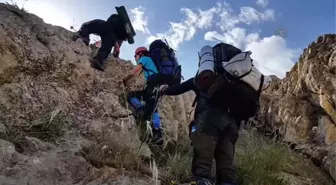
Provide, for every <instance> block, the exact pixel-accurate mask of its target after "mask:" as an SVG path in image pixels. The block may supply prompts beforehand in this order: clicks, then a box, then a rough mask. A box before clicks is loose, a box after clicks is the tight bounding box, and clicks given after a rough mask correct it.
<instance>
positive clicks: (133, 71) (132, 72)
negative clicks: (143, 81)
mask: <svg viewBox="0 0 336 185" xmlns="http://www.w3.org/2000/svg"><path fill="white" fill-rule="evenodd" d="M141 71H142V65H141V64H138V65H136V66H135V68H134V69H133V70H132V71H131V73H130V74H128V75H127V76H126V77H125V78H124V79H123V82H124V83H127V81H128V80H129V79H130V78H132V77H133V76H135V75H137V74H139V73H140V72H141Z"/></svg>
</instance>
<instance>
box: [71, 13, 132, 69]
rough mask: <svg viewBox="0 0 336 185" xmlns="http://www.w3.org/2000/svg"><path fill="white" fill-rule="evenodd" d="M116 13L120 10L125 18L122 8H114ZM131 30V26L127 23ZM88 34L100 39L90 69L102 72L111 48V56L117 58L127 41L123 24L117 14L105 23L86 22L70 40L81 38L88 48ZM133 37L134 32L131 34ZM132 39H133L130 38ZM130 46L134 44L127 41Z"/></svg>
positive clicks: (102, 21)
mask: <svg viewBox="0 0 336 185" xmlns="http://www.w3.org/2000/svg"><path fill="white" fill-rule="evenodd" d="M116 9H117V11H118V10H119V9H122V11H123V12H122V15H124V16H127V17H128V15H127V12H126V10H125V9H124V7H116ZM129 25H130V27H131V30H133V26H132V25H131V23H129ZM90 34H97V35H99V36H100V37H101V40H102V43H101V46H100V48H99V50H98V52H97V54H96V55H95V56H94V57H93V58H92V59H91V61H90V62H91V67H93V68H95V69H97V70H101V71H104V69H103V66H104V61H105V59H106V58H107V57H108V55H109V54H110V53H111V50H112V47H113V52H112V54H113V56H114V57H115V58H118V57H119V53H120V47H121V44H122V42H123V41H126V40H127V39H129V35H130V34H128V32H127V31H126V27H125V22H124V20H123V19H122V17H121V16H120V12H118V14H112V15H111V16H110V17H109V18H108V19H107V21H104V20H101V19H94V20H91V21H88V22H85V23H83V24H82V25H81V28H80V29H79V31H78V32H76V33H75V34H74V35H73V36H72V40H73V41H76V40H77V39H78V38H82V40H83V42H84V43H85V44H86V45H87V46H89V43H90V38H89V35H90ZM132 34H133V36H134V35H135V32H132ZM132 39H133V38H132ZM128 42H129V43H130V44H132V43H133V42H134V40H132V41H130V40H129V41H128Z"/></svg>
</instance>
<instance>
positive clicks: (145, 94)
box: [127, 74, 169, 121]
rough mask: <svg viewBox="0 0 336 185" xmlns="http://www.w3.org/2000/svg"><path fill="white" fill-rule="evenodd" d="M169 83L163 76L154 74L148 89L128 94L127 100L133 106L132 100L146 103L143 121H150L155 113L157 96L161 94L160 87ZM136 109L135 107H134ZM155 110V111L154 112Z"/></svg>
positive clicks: (147, 84)
mask: <svg viewBox="0 0 336 185" xmlns="http://www.w3.org/2000/svg"><path fill="white" fill-rule="evenodd" d="M167 83H169V80H168V79H167V78H166V77H165V76H164V75H162V74H153V75H151V76H149V77H148V79H147V83H146V87H145V88H144V89H143V90H140V91H131V92H129V93H128V94H127V100H128V102H129V103H130V104H131V105H132V103H131V99H132V98H137V99H139V100H142V101H144V102H145V107H144V115H143V116H142V121H145V120H149V119H150V117H151V115H152V114H153V113H154V112H157V110H156V109H155V107H156V101H157V98H158V97H156V95H157V94H158V93H159V92H156V91H155V90H157V91H158V90H159V86H160V85H163V84H167ZM133 108H135V107H133ZM154 109H155V110H154Z"/></svg>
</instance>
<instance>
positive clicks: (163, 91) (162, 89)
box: [159, 85, 168, 96]
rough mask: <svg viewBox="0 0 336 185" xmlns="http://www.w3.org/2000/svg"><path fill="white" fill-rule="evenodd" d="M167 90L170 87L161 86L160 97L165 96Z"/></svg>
mask: <svg viewBox="0 0 336 185" xmlns="http://www.w3.org/2000/svg"><path fill="white" fill-rule="evenodd" d="M167 88H168V85H161V86H160V89H159V91H160V95H161V96H162V95H164V93H165V90H166V89H167Z"/></svg>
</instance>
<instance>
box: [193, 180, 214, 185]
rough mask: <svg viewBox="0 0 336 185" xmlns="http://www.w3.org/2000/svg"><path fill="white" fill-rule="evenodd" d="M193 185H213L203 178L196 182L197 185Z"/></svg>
mask: <svg viewBox="0 0 336 185" xmlns="http://www.w3.org/2000/svg"><path fill="white" fill-rule="evenodd" d="M195 185H213V183H212V182H211V181H210V180H208V179H205V178H202V179H199V180H197V183H196V184H195Z"/></svg>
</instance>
